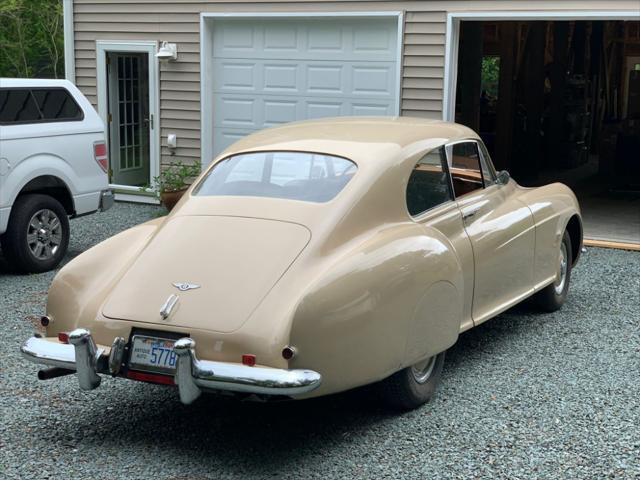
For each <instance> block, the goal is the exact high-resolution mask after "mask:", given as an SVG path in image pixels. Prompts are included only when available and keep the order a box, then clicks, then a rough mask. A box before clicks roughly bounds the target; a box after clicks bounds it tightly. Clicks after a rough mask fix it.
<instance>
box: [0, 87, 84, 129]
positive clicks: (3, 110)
mask: <svg viewBox="0 0 640 480" xmlns="http://www.w3.org/2000/svg"><path fill="white" fill-rule="evenodd" d="M83 118H84V113H83V112H82V109H81V108H80V107H79V106H78V104H77V103H76V101H75V100H74V99H73V97H72V96H71V94H70V93H69V92H68V91H67V90H65V89H64V88H16V89H11V88H0V125H13V124H15V125H17V124H28V123H43V122H59V121H75V120H82V119H83Z"/></svg>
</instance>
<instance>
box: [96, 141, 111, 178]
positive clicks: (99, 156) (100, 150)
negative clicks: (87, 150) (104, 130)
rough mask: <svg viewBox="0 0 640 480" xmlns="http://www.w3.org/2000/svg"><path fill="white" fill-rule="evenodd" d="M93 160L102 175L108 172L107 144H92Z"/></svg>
mask: <svg viewBox="0 0 640 480" xmlns="http://www.w3.org/2000/svg"><path fill="white" fill-rule="evenodd" d="M93 158H94V159H95V161H96V162H97V163H98V165H100V168H101V169H102V171H103V172H104V173H107V172H108V170H109V156H108V155H107V144H106V143H105V142H95V143H94V144H93Z"/></svg>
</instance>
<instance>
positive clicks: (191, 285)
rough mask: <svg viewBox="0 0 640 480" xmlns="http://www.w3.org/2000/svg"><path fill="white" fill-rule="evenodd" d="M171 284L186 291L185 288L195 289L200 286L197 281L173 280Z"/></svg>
mask: <svg viewBox="0 0 640 480" xmlns="http://www.w3.org/2000/svg"><path fill="white" fill-rule="evenodd" d="M173 286H174V287H176V288H177V289H178V290H180V291H181V292H186V291H187V290H195V289H196V288H200V285H198V284H197V283H187V282H175V283H173Z"/></svg>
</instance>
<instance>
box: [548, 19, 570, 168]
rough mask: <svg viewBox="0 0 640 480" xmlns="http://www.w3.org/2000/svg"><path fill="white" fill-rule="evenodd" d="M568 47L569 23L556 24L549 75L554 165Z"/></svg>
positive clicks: (561, 122) (557, 156)
mask: <svg viewBox="0 0 640 480" xmlns="http://www.w3.org/2000/svg"><path fill="white" fill-rule="evenodd" d="M568 45H569V23H568V22H555V23H554V25H553V63H552V64H551V72H550V75H549V76H550V80H551V92H550V93H549V128H548V131H547V136H548V148H549V157H550V160H552V161H553V162H554V163H556V162H557V161H558V160H560V143H561V142H562V137H563V128H564V91H565V88H566V81H567V74H566V72H567V62H568V56H567V47H568Z"/></svg>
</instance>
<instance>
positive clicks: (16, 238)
mask: <svg viewBox="0 0 640 480" xmlns="http://www.w3.org/2000/svg"><path fill="white" fill-rule="evenodd" d="M68 245H69V219H68V218H67V212H66V211H65V209H64V207H63V206H62V205H61V204H60V202H58V201H57V200H56V199H55V198H53V197H50V196H48V195H41V194H28V195H21V196H20V197H18V199H17V200H16V201H15V202H14V204H13V206H12V207H11V215H10V216H9V225H8V226H7V231H6V232H5V233H4V235H3V236H2V252H3V254H4V257H5V259H6V261H7V263H9V265H10V266H11V267H13V268H14V269H16V270H18V271H20V272H24V273H28V272H31V273H39V272H45V271H47V270H51V269H53V268H55V267H56V266H57V265H58V264H59V263H60V261H61V260H62V258H63V257H64V255H65V253H66V252H67V247H68Z"/></svg>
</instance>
